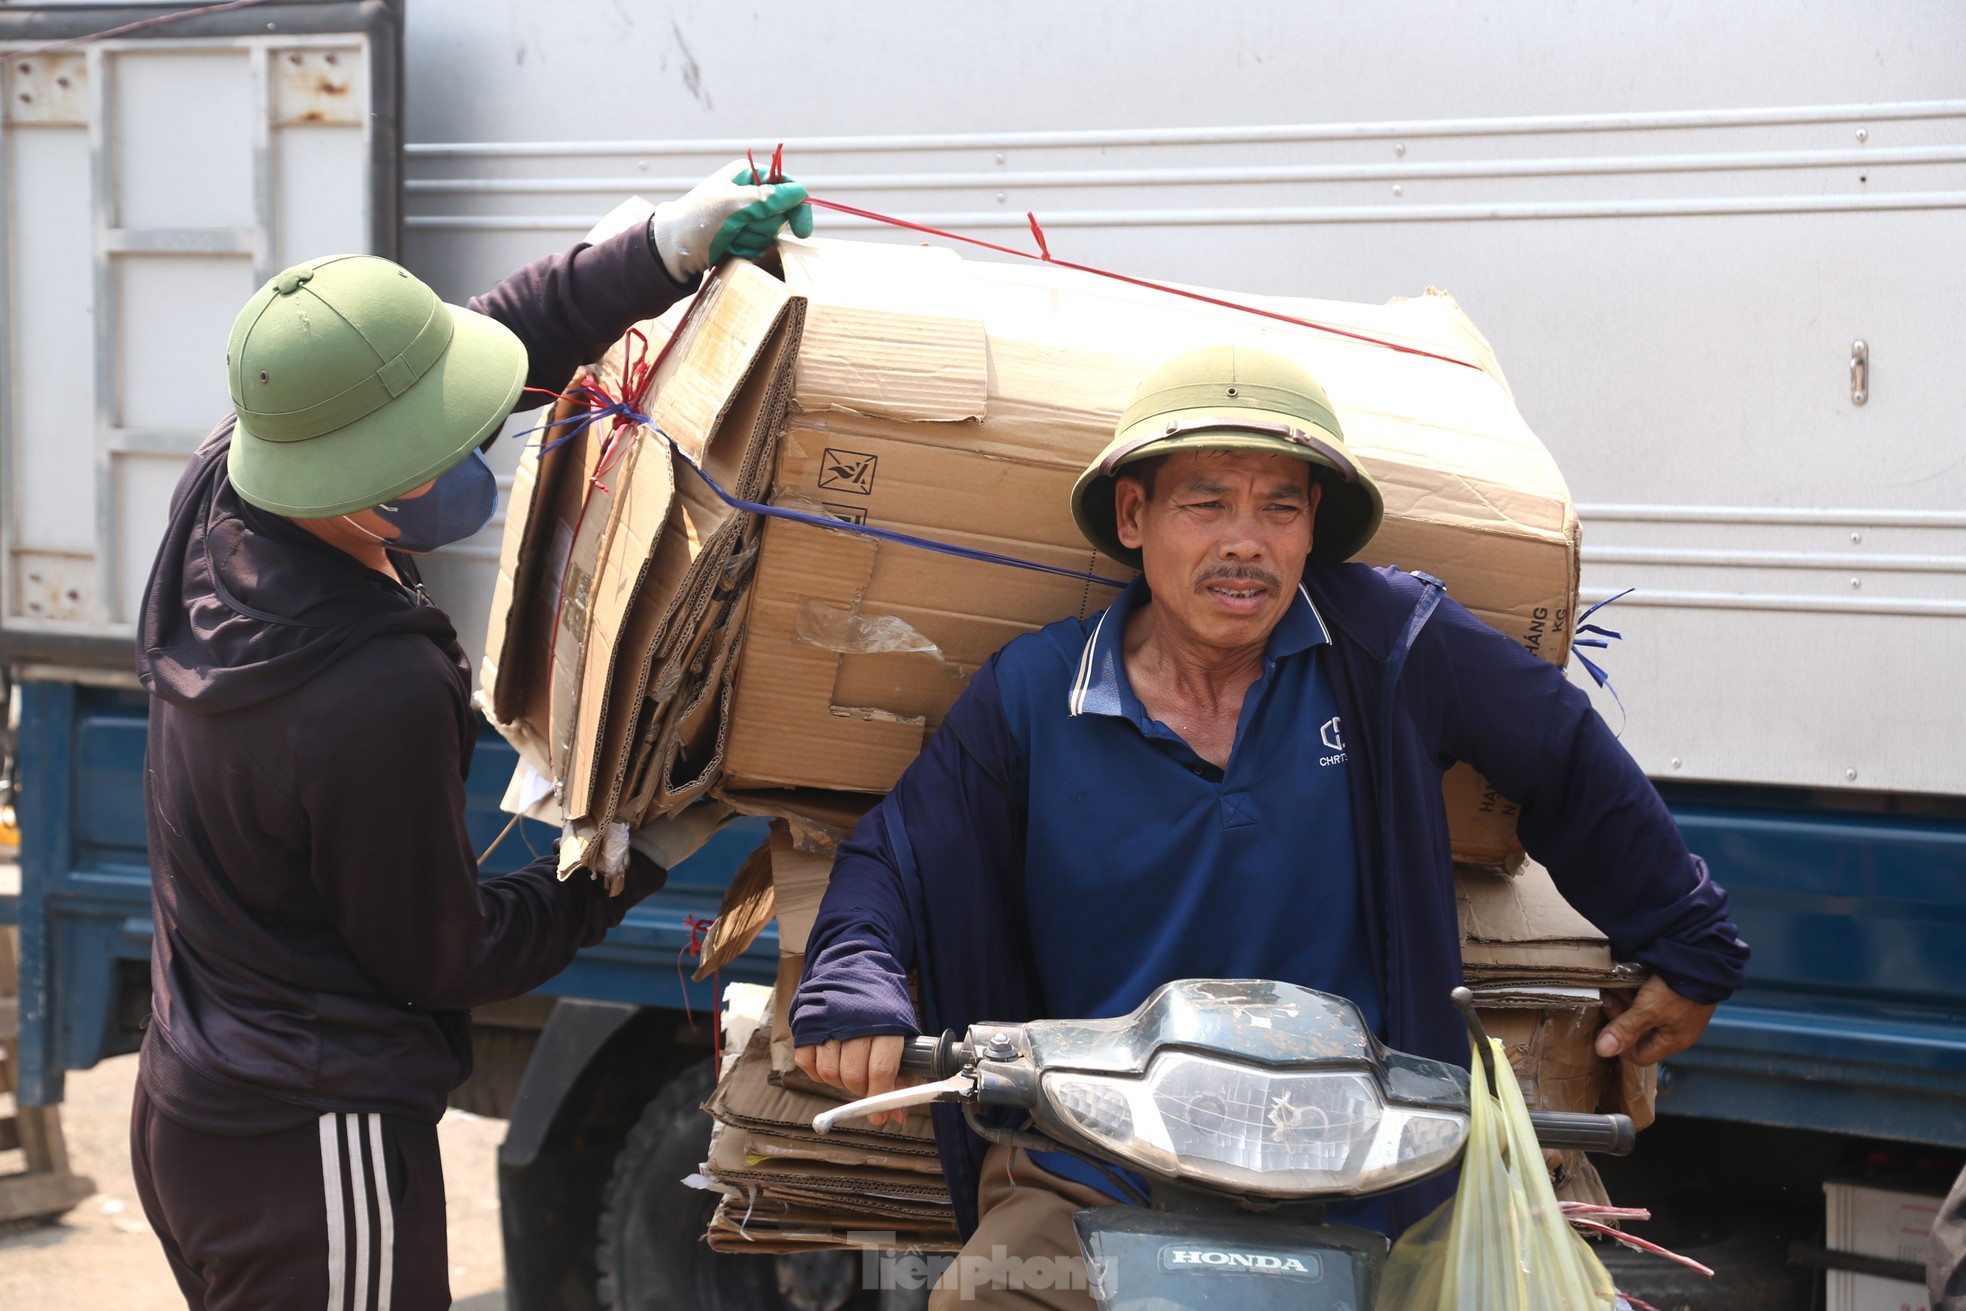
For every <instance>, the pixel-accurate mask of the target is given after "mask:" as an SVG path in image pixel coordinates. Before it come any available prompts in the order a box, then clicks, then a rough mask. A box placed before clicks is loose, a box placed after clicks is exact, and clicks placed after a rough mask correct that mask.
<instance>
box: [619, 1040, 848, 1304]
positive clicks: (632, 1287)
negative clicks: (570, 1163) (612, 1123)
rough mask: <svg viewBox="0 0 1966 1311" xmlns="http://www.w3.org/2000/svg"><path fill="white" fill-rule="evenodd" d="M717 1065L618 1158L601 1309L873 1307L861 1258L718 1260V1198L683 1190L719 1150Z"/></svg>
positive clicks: (645, 1120)
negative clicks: (712, 1106) (708, 1238)
mask: <svg viewBox="0 0 1966 1311" xmlns="http://www.w3.org/2000/svg"><path fill="white" fill-rule="evenodd" d="M715 1082H716V1079H715V1072H714V1070H713V1069H712V1067H711V1063H710V1062H709V1061H704V1062H702V1063H700V1064H697V1065H692V1066H690V1067H689V1068H688V1069H687V1070H684V1071H683V1072H682V1073H681V1074H679V1075H677V1076H676V1077H675V1079H673V1080H671V1081H670V1083H669V1084H668V1085H667V1086H666V1087H664V1088H663V1090H662V1091H661V1092H660V1093H657V1094H656V1096H655V1099H654V1100H653V1101H651V1102H650V1103H649V1104H648V1107H647V1108H646V1109H645V1110H644V1111H643V1112H642V1118H641V1119H640V1120H639V1121H637V1122H636V1124H635V1127H634V1128H633V1129H631V1130H629V1132H628V1138H627V1141H626V1142H624V1143H623V1144H622V1147H621V1154H620V1155H619V1156H617V1157H615V1161H614V1175H613V1177H612V1178H611V1179H609V1180H608V1186H607V1192H606V1194H605V1196H604V1197H603V1199H602V1203H601V1220H600V1244H599V1247H598V1250H597V1251H596V1253H595V1262H596V1264H597V1265H598V1267H599V1269H600V1276H601V1278H600V1288H599V1292H600V1302H601V1306H602V1307H604V1308H606V1309H607V1311H673V1309H674V1308H676V1307H690V1308H692V1311H845V1309H846V1308H849V1307H856V1306H859V1305H869V1306H871V1305H873V1303H872V1301H871V1297H870V1295H867V1294H862V1293H861V1292H860V1283H861V1280H860V1260H859V1258H858V1256H857V1255H856V1254H854V1253H851V1252H816V1253H811V1254H808V1255H803V1256H797V1257H763V1256H738V1255H728V1254H723V1253H718V1252H713V1251H711V1250H710V1248H709V1247H708V1246H707V1245H706V1244H705V1243H704V1241H703V1232H704V1230H706V1229H707V1228H709V1226H710V1213H711V1212H712V1211H713V1210H715V1209H716V1204H717V1195H716V1194H715V1193H709V1192H705V1191H703V1190H702V1189H698V1188H691V1187H689V1186H688V1185H687V1184H685V1183H683V1179H684V1177H685V1176H687V1175H692V1174H695V1173H696V1172H697V1170H698V1169H699V1167H700V1166H701V1165H702V1162H703V1158H704V1156H705V1155H707V1154H708V1152H709V1149H710V1117H709V1115H707V1114H706V1113H705V1112H704V1111H703V1109H702V1106H703V1102H704V1100H705V1099H706V1098H708V1097H709V1096H710V1090H711V1088H712V1087H714V1086H715Z"/></svg>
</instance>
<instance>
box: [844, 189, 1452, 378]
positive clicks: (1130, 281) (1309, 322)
mask: <svg viewBox="0 0 1966 1311" xmlns="http://www.w3.org/2000/svg"><path fill="white" fill-rule="evenodd" d="M808 200H809V203H811V204H813V205H817V206H818V207H819V208H820V209H830V210H832V211H834V212H835V213H838V214H851V215H852V216H853V217H855V218H863V219H868V220H871V221H872V222H875V223H884V224H886V225H888V226H889V227H896V228H906V229H908V230H909V231H911V232H920V233H923V234H925V235H927V236H931V237H941V238H943V239H944V240H946V241H960V242H962V243H964V244H965V245H970V246H978V247H981V248H982V249H984V250H994V251H996V252H997V253H998V254H999V255H1015V256H1016V257H1017V258H1018V259H1029V260H1036V261H1038V262H1039V263H1041V264H1049V265H1051V266H1053V267H1054V268H1061V269H1071V270H1072V271H1073V272H1075V273H1090V274H1091V275H1092V276H1094V277H1096V278H1109V279H1111V280H1112V281H1114V282H1124V283H1126V284H1127V285H1128V286H1133V287H1142V288H1145V289H1146V290H1148V291H1162V292H1166V293H1167V294H1168V295H1170V296H1183V297H1186V298H1187V299H1188V300H1198V301H1200V302H1202V303H1203V304H1204V305H1214V306H1217V307H1219V308H1221V309H1225V310H1239V311H1241V312H1242V313H1244V314H1254V315H1257V316H1258V317H1261V318H1265V319H1275V320H1276V321H1277V322H1279V323H1288V324H1292V325H1294V326H1296V327H1299V328H1310V329H1312V330H1313V331H1316V332H1328V333H1330V334H1331V335H1332V336H1334V337H1348V338H1350V339H1351V340H1353V341H1362V342H1365V343H1366V344H1367V345H1371V346H1383V347H1385V348H1386V349H1387V350H1393V351H1398V352H1400V353H1401V354H1402V355H1418V356H1421V357H1422V358H1424V359H1429V360H1439V361H1441V362H1442V363H1444V364H1458V365H1460V366H1461V367H1462V368H1464V369H1477V370H1478V369H1480V368H1481V366H1480V365H1479V364H1476V363H1474V362H1473V361H1471V360H1463V359H1457V358H1455V357H1454V356H1452V355H1441V354H1439V353H1437V352H1435V351H1430V350H1422V349H1420V348H1419V347H1418V346H1407V345H1403V344H1401V343H1400V342H1396V341H1387V340H1386V339H1385V338H1383V337H1374V336H1372V335H1370V334H1368V333H1363V332H1353V331H1352V330H1351V329H1349V328H1339V327H1334V326H1333V325H1332V324H1329V323H1318V322H1316V321H1315V320H1313V319H1300V318H1298V317H1296V316H1295V315H1292V314H1281V313H1278V312H1277V311H1276V310H1266V309H1259V308H1258V307H1256V306H1254V305H1245V304H1242V303H1241V302H1239V301H1233V300H1224V299H1223V298H1221V297H1220V296H1210V295H1207V294H1206V293H1203V292H1199V291H1190V290H1188V289H1187V288H1186V287H1175V286H1170V285H1168V284H1167V283H1165V282H1152V281H1149V280H1148V279H1146V278H1135V277H1131V276H1129V275H1127V274H1125V273H1114V272H1113V271H1112V270H1110V269H1097V268H1094V267H1092V266H1091V265H1090V264H1075V263H1073V262H1072V261H1071V260H1064V259H1059V258H1058V257H1056V256H1055V255H1053V254H1052V253H1051V247H1050V245H1049V243H1047V242H1046V241H1045V237H1044V229H1043V228H1041V227H1039V226H1038V217H1037V215H1036V214H1031V213H1027V214H1026V215H1025V217H1026V218H1028V219H1029V220H1030V221H1031V235H1032V236H1033V237H1034V238H1036V239H1037V243H1038V249H1037V251H1036V252H1035V253H1033V252H1031V251H1028V250H1019V249H1017V248H1016V247H1015V246H1000V245H998V244H997V243H996V242H994V241H984V240H983V239H982V238H980V237H969V236H964V235H963V234H962V233H960V232H948V231H945V230H943V229H942V228H932V227H929V226H928V225H927V224H925V223H912V222H910V221H909V220H907V219H904V218H896V217H895V216H894V215H892V214H881V213H877V212H875V211H874V210H871V209H861V208H859V207H857V206H854V205H843V204H841V203H840V202H838V201H836V200H821V199H820V198H819V197H817V196H812V197H808Z"/></svg>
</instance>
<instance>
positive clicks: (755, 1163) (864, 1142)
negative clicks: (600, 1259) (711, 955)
mask: <svg viewBox="0 0 1966 1311" xmlns="http://www.w3.org/2000/svg"><path fill="white" fill-rule="evenodd" d="M730 993H731V994H733V995H732V996H731V997H730V999H729V1006H728V1010H727V1013H726V1020H725V1035H726V1037H727V1038H728V1039H729V1040H730V1042H731V1046H732V1054H731V1055H730V1056H729V1057H728V1058H727V1060H726V1062H725V1069H724V1071H723V1074H722V1077H720V1078H719V1079H718V1081H717V1089H716V1092H715V1093H714V1094H713V1095H712V1096H711V1098H710V1101H709V1104H708V1105H707V1106H706V1107H705V1109H706V1110H708V1111H709V1112H710V1114H711V1115H712V1116H713V1117H715V1120H716V1127H715V1128H714V1129H713V1130H712V1133H711V1138H710V1155H709V1159H707V1160H706V1161H705V1162H704V1163H703V1172H702V1174H701V1175H700V1176H698V1178H697V1179H696V1180H695V1181H694V1182H696V1183H698V1184H699V1185H700V1186H703V1187H706V1188H711V1189H714V1190H716V1191H717V1192H720V1193H722V1194H723V1196H722V1198H721V1199H720V1200H719V1202H718V1203H717V1210H716V1212H715V1214H714V1215H713V1217H712V1219H711V1222H710V1231H709V1235H708V1238H709V1242H710V1246H711V1247H713V1248H716V1249H717V1250H718V1251H733V1252H751V1253H774V1252H802V1251H817V1250H828V1249H838V1248H860V1249H868V1250H878V1251H889V1250H904V1249H905V1250H911V1251H921V1252H939V1251H955V1250H956V1249H957V1248H958V1247H959V1246H961V1244H960V1242H959V1241H958V1239H957V1235H956V1226H955V1219H954V1216H953V1213H952V1211H951V1209H950V1205H949V1189H948V1185H947V1184H946V1183H944V1182H943V1178H942V1166H941V1163H940V1162H939V1161H938V1159H937V1158H936V1155H935V1140H934V1136H933V1133H932V1132H931V1130H930V1129H929V1125H928V1117H927V1116H926V1115H924V1114H921V1113H919V1112H917V1113H916V1114H915V1115H913V1116H911V1117H910V1118H909V1120H908V1122H907V1124H906V1125H905V1126H902V1127H896V1126H894V1125H883V1126H882V1127H880V1128H878V1129H876V1128H872V1127H869V1126H867V1125H866V1123H865V1122H864V1121H862V1122H861V1124H860V1127H858V1128H851V1127H849V1128H842V1129H837V1130H835V1131H834V1132H832V1133H830V1134H828V1135H826V1136H825V1137H824V1138H821V1137H820V1136H819V1135H818V1134H816V1133H814V1132H813V1130H812V1118H813V1116H815V1115H817V1114H819V1113H820V1112H821V1111H824V1110H825V1109H827V1108H828V1107H829V1106H833V1105H836V1104H837V1099H836V1098H835V1097H832V1096H822V1095H817V1094H814V1093H809V1092H803V1091H799V1090H797V1089H795V1088H790V1087H786V1086H784V1085H783V1083H782V1082H781V1083H774V1082H773V1075H772V1070H771V1055H770V1049H771V1038H770V1028H771V1025H772V1024H773V1023H774V1022H775V1021H774V1018H773V1011H774V1007H773V1004H772V1002H771V992H770V990H767V989H763V988H752V987H749V986H748V985H745V984H733V985H731V989H730Z"/></svg>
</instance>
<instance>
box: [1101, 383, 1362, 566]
mask: <svg viewBox="0 0 1966 1311" xmlns="http://www.w3.org/2000/svg"><path fill="white" fill-rule="evenodd" d="M1195 450H1202V451H1255V452H1261V453H1264V454H1270V455H1288V456H1291V457H1292V458H1294V459H1299V460H1303V461H1304V462H1305V463H1307V464H1309V465H1310V466H1311V471H1312V476H1313V477H1314V478H1316V479H1317V480H1318V482H1319V483H1321V484H1322V485H1323V487H1324V493H1323V498H1322V500H1321V501H1320V502H1319V504H1318V510H1317V519H1316V521H1315V523H1314V525H1313V529H1312V541H1311V559H1313V560H1317V561H1321V562H1324V563H1327V564H1335V563H1337V562H1338V561H1341V560H1348V559H1350V558H1351V557H1352V556H1353V555H1356V554H1357V553H1358V552H1359V550H1360V549H1361V548H1363V547H1364V546H1365V544H1366V543H1367V542H1368V541H1370V540H1371V539H1372V534H1373V533H1375V532H1377V531H1378V530H1379V520H1380V519H1381V518H1382V517H1384V514H1385V507H1384V504H1383V502H1382V501H1381V500H1380V498H1379V488H1378V487H1377V486H1376V485H1375V484H1374V483H1373V481H1372V475H1370V474H1368V473H1367V472H1366V471H1365V469H1364V467H1363V466H1361V465H1360V464H1359V462H1358V461H1357V460H1355V459H1354V458H1352V454H1351V452H1350V451H1348V450H1346V449H1345V436H1344V433H1343V431H1342V430H1341V429H1340V428H1339V427H1338V416H1337V415H1335V414H1333V413H1332V411H1331V401H1330V398H1329V397H1327V396H1326V395H1325V394H1324V388H1322V387H1320V386H1318V382H1317V379H1315V378H1313V377H1312V376H1311V375H1310V374H1309V372H1307V371H1306V370H1305V369H1304V368H1302V367H1301V366H1299V365H1297V364H1295V363H1293V362H1291V361H1290V360H1287V359H1285V358H1283V357H1282V356H1281V355H1274V354H1271V353H1270V352H1269V351H1264V350H1257V349H1255V348H1253V347H1249V346H1208V347H1204V348H1203V349H1201V350H1196V351H1189V352H1188V353H1187V354H1185V355H1178V356H1176V357H1175V358H1173V359H1171V360H1169V361H1168V362H1167V363H1166V364H1163V365H1161V366H1160V367H1159V368H1158V369H1155V370H1154V371H1153V372H1152V373H1150V374H1148V375H1147V378H1146V380H1145V381H1144V382H1142V383H1141V384H1140V386H1139V388H1138V389H1137V390H1136V391H1135V392H1134V393H1133V399H1132V400H1131V401H1130V402H1128V404H1127V407H1126V411H1125V413H1123V414H1121V415H1120V422H1119V428H1118V430H1117V431H1116V432H1115V434H1114V436H1113V440H1112V441H1111V443H1109V444H1108V445H1107V447H1106V449H1105V450H1103V451H1101V452H1100V453H1099V458H1098V459H1096V460H1094V461H1093V462H1092V464H1091V466H1090V467H1089V468H1087V469H1086V471H1085V472H1084V473H1082V474H1080V475H1079V480H1078V482H1077V484H1076V485H1074V486H1073V488H1072V517H1073V518H1074V519H1076V520H1078V525H1079V531H1081V532H1083V533H1084V534H1085V535H1086V538H1087V540H1089V541H1090V542H1091V543H1092V544H1093V545H1094V546H1096V547H1098V548H1099V549H1100V551H1102V552H1103V553H1105V554H1106V555H1108V556H1110V557H1112V558H1113V559H1115V560H1117V561H1119V562H1120V563H1121V564H1124V565H1128V566H1130V567H1132V568H1135V569H1138V568H1139V567H1140V552H1138V551H1135V550H1129V549H1128V548H1127V547H1125V546H1124V545H1122V544H1121V543H1120V539H1119V532H1118V524H1117V517H1116V515H1115V512H1114V507H1113V485H1114V481H1115V479H1116V478H1117V477H1118V474H1119V471H1120V470H1122V469H1124V468H1125V467H1126V466H1127V465H1129V464H1133V463H1135V462H1136V461H1139V460H1146V459H1151V458H1153V457H1154V456H1157V455H1172V454H1173V453H1174V452H1176V451H1195Z"/></svg>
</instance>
